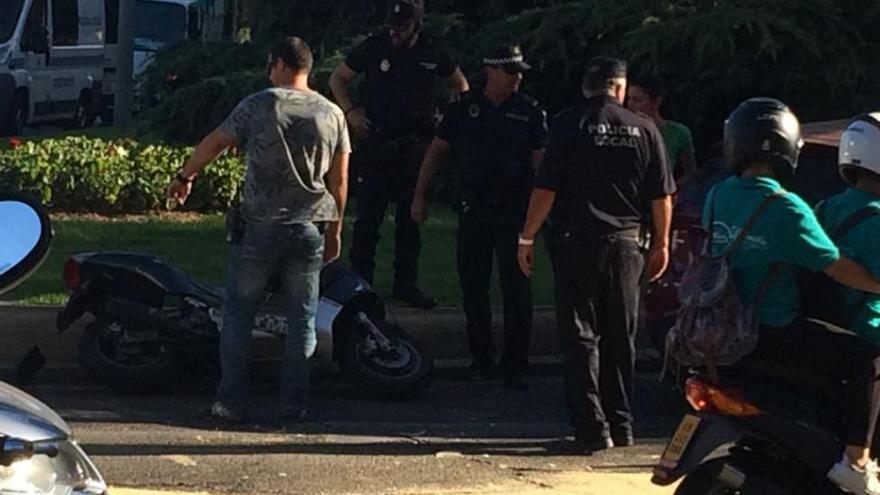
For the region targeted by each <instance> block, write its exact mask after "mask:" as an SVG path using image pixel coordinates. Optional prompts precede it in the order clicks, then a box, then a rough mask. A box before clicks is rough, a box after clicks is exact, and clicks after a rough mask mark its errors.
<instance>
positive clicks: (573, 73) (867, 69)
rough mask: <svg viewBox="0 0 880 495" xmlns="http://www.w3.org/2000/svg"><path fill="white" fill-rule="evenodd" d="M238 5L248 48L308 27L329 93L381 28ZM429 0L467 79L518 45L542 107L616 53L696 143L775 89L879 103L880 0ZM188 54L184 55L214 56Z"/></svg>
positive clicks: (339, 0)
mask: <svg viewBox="0 0 880 495" xmlns="http://www.w3.org/2000/svg"><path fill="white" fill-rule="evenodd" d="M241 4H242V10H243V17H244V18H245V19H246V20H247V22H248V23H249V24H250V25H251V27H252V33H253V37H252V43H251V44H250V45H248V46H249V47H250V50H251V52H252V53H254V54H259V53H265V50H266V49H267V48H268V45H269V44H270V43H271V42H272V41H274V40H275V39H276V38H277V37H278V36H280V35H282V34H297V35H299V36H301V37H303V38H305V39H306V40H308V41H309V42H310V44H312V46H313V48H314V49H315V52H316V55H317V57H318V58H319V60H320V63H319V66H318V74H317V75H316V78H315V81H314V85H315V87H316V88H317V89H319V90H321V91H324V92H327V88H326V78H327V75H328V74H329V72H330V71H331V70H332V68H333V67H334V66H335V65H336V64H337V63H338V62H339V61H341V60H342V59H343V58H342V57H343V56H344V53H345V52H346V51H347V49H348V48H350V47H351V46H352V45H353V44H354V43H355V42H356V41H358V40H360V39H363V37H364V36H366V35H367V34H369V33H370V32H372V31H374V30H376V29H378V28H379V26H381V22H382V19H383V17H384V12H385V9H386V8H387V4H388V2H387V1H386V0H335V1H333V2H328V1H319V0H300V1H295V2H292V1H289V0H241ZM428 9H429V17H428V22H427V29H428V30H429V31H430V32H432V33H433V34H434V35H435V36H436V37H438V38H440V39H442V40H443V42H444V43H445V44H446V45H447V46H448V47H449V48H450V49H451V51H452V52H453V53H454V54H455V55H457V57H458V58H459V60H460V62H461V64H462V66H463V68H464V69H465V71H466V73H467V74H468V75H469V76H470V77H471V78H472V79H474V80H479V74H480V72H481V67H480V60H481V58H482V55H483V54H484V53H485V52H486V51H487V50H488V49H489V48H490V47H491V46H492V45H494V44H496V43H499V42H508V41H517V42H519V43H521V44H522V45H523V47H524V49H525V51H526V56H527V58H528V59H529V61H530V62H531V63H532V65H533V66H535V68H536V70H535V71H534V72H532V73H531V74H529V75H528V76H527V79H526V86H525V89H526V91H528V92H530V93H531V94H533V95H534V96H536V97H537V98H538V99H539V100H541V101H542V103H544V105H545V106H546V107H547V108H548V110H550V111H551V112H555V111H558V110H560V109H562V108H564V107H566V106H568V105H571V104H572V103H573V102H575V101H576V100H577V98H578V97H579V87H578V82H579V78H580V73H581V70H582V67H583V64H584V63H585V61H586V60H587V59H588V58H589V57H592V56H595V55H599V54H609V55H615V56H619V57H623V58H626V59H627V60H629V62H630V70H631V72H632V73H636V74H638V73H653V74H656V75H659V76H660V77H661V78H662V79H663V80H664V81H665V82H666V86H667V89H668V95H667V98H666V108H665V111H666V113H667V115H668V116H670V117H672V118H675V119H677V120H682V121H684V122H685V123H687V124H688V125H690V126H691V127H692V128H693V129H694V130H695V131H696V135H697V138H698V140H699V141H701V142H703V143H704V144H711V143H712V142H713V141H714V140H716V139H717V137H718V136H719V133H720V128H721V123H722V121H723V118H724V116H726V115H727V113H728V112H729V111H730V110H731V109H732V108H733V107H734V106H735V104H736V103H737V102H738V101H740V100H742V99H744V98H746V97H749V96H756V95H766V96H774V97H777V98H780V99H782V100H783V101H786V102H787V103H789V104H790V105H791V106H792V107H793V108H794V110H795V111H796V113H798V115H799V116H801V119H802V120H804V121H809V120H818V119H828V118H843V117H847V116H850V115H853V114H855V113H858V112H862V111H865V110H867V109H870V108H877V107H878V105H880V101H878V100H880V96H878V94H877V92H876V91H874V88H877V87H878V84H880V31H878V30H877V29H876V26H877V25H878V20H880V2H872V1H868V0H799V1H798V2H791V1H789V0H616V1H612V2H608V1H603V0H567V1H562V0H487V1H483V2H474V1H472V0H428ZM178 50H182V51H183V53H185V49H182V48H181V49H178ZM235 53H238V52H233V55H234V54H235ZM188 56H189V57H190V60H191V61H190V62H187V64H195V65H198V66H201V65H202V64H203V63H208V64H209V65H211V64H210V62H206V61H204V60H202V61H196V59H195V58H194V55H192V54H189V55H188ZM181 57H183V55H181ZM253 57H254V58H255V59H256V60H255V62H256V64H259V63H260V62H261V58H260V56H259V55H253ZM215 62H217V63H215V64H214V66H216V67H217V69H218V70H216V71H203V70H200V71H199V72H200V74H199V75H200V77H202V78H207V77H215V78H216V77H229V76H228V75H229V74H230V73H232V72H235V71H237V70H242V69H247V68H251V69H252V68H253V67H254V66H253V64H252V63H251V64H250V65H249V63H248V62H246V61H244V60H243V59H240V58H237V57H235V56H229V57H221V58H217V59H215ZM157 66H158V64H157ZM157 70H158V67H157ZM183 73H184V72H183V71H181V72H180V74H183ZM162 77H165V76H164V75H163V74H159V76H158V78H159V79H160V80H161V79H162ZM175 89H176V88H175ZM237 89H244V87H239V88H237ZM235 96H237V97H241V96H244V95H243V94H242V95H235ZM229 99H234V98H231V97H230V98H229ZM224 101H225V100H224ZM179 103H180V104H185V103H186V101H181V102H179ZM175 104H177V102H175ZM214 124H216V122H215V123H214Z"/></svg>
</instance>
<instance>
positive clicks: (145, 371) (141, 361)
mask: <svg viewBox="0 0 880 495" xmlns="http://www.w3.org/2000/svg"><path fill="white" fill-rule="evenodd" d="M125 335H126V333H125V332H124V331H123V324H122V323H119V322H112V321H102V320H100V319H99V320H97V321H95V322H94V323H92V324H90V325H89V326H88V327H86V329H85V331H84V332H83V335H82V337H81V338H80V341H79V362H80V364H81V365H82V366H83V367H84V368H85V369H86V370H88V372H89V373H90V374H91V375H92V376H94V377H95V378H96V379H98V380H99V381H100V382H101V383H103V384H104V385H106V386H108V387H109V388H111V389H113V390H115V391H117V392H123V393H137V394H152V393H159V392H167V391H170V390H172V389H173V388H174V385H175V384H177V383H178V382H179V380H180V376H181V373H180V372H181V368H182V365H181V362H180V360H178V359H176V358H175V356H174V355H173V354H172V353H171V352H169V351H168V349H166V348H165V347H164V346H163V345H161V343H159V342H157V341H152V342H151V341H144V342H130V341H129V342H125Z"/></svg>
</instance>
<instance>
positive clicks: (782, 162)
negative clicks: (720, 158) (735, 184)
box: [724, 98, 804, 183]
mask: <svg viewBox="0 0 880 495" xmlns="http://www.w3.org/2000/svg"><path fill="white" fill-rule="evenodd" d="M803 144H804V142H803V140H802V139H801V126H800V123H798V119H797V117H796V116H795V115H794V113H792V111H791V110H790V109H789V108H788V106H786V105H785V103H782V102H781V101H779V100H776V99H773V98H749V99H748V100H746V101H744V102H742V103H740V105H739V106H738V107H736V110H734V111H733V112H732V113H731V114H730V116H729V117H727V120H726V121H725V122H724V158H725V160H726V161H727V165H728V166H729V167H730V168H731V169H732V170H733V172H734V173H736V174H737V175H739V174H741V173H742V172H743V170H745V169H746V168H748V166H749V165H751V164H752V163H755V162H767V163H769V164H770V165H771V166H772V167H773V171H774V172H775V173H776V177H777V178H778V179H779V181H780V182H783V183H784V182H788V181H789V180H791V178H792V177H793V175H794V171H795V169H797V161H798V155H799V154H800V152H801V147H802V146H803Z"/></svg>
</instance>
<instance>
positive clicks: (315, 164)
mask: <svg viewBox="0 0 880 495" xmlns="http://www.w3.org/2000/svg"><path fill="white" fill-rule="evenodd" d="M220 129H221V130H222V131H223V132H225V133H227V134H229V135H230V136H232V137H234V138H235V139H236V140H238V141H239V143H240V144H241V145H242V146H243V149H244V150H245V151H246V153H247V175H246V178H245V183H244V197H243V201H242V214H243V216H244V219H245V220H246V221H248V222H252V223H257V224H268V225H285V224H296V223H306V222H327V221H336V220H338V219H339V213H338V210H337V206H336V200H335V199H334V198H333V196H332V195H331V194H330V191H328V190H327V187H326V185H325V184H324V176H325V175H326V174H327V172H328V171H329V170H330V166H331V164H332V161H333V156H334V155H335V154H336V153H350V152H351V143H350V141H349V138H348V128H347V126H346V123H345V115H344V114H343V113H342V110H340V109H339V107H338V106H336V105H335V104H333V103H331V102H330V100H328V99H327V98H324V97H323V96H321V95H320V94H319V93H317V92H314V91H301V90H296V89H290V88H270V89H266V90H263V91H260V92H259V93H254V94H252V95H250V96H248V97H247V98H245V99H244V100H242V101H241V102H240V103H239V104H238V106H237V107H235V110H233V111H232V113H231V114H230V115H229V117H227V118H226V120H225V121H224V122H223V124H221V125H220Z"/></svg>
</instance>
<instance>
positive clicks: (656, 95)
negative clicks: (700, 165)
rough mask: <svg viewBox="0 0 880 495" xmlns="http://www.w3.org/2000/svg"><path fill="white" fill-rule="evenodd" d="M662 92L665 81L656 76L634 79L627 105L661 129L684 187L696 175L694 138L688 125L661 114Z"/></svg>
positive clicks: (667, 152)
mask: <svg viewBox="0 0 880 495" xmlns="http://www.w3.org/2000/svg"><path fill="white" fill-rule="evenodd" d="M663 92H664V91H663V83H662V82H661V81H660V79H658V78H656V77H653V76H642V77H639V78H635V79H633V80H632V81H631V82H630V84H629V88H627V94H626V106H627V108H629V109H630V110H632V111H633V112H638V113H641V114H644V115H645V116H646V117H648V118H649V119H651V120H652V121H654V124H655V125H657V128H658V129H660V134H661V135H662V136H663V144H665V145H666V154H667V157H668V158H669V165H670V166H671V167H672V173H673V174H674V175H675V181H676V184H677V185H678V188H679V190H681V187H682V186H683V185H684V184H686V183H687V182H689V181H690V180H691V179H693V178H694V176H695V175H696V174H697V159H696V156H695V155H694V140H693V138H692V137H691V131H690V129H688V128H687V126H686V125H684V124H682V123H681V122H676V121H674V120H669V119H666V118H665V117H663V115H661V114H660V106H661V105H663Z"/></svg>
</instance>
